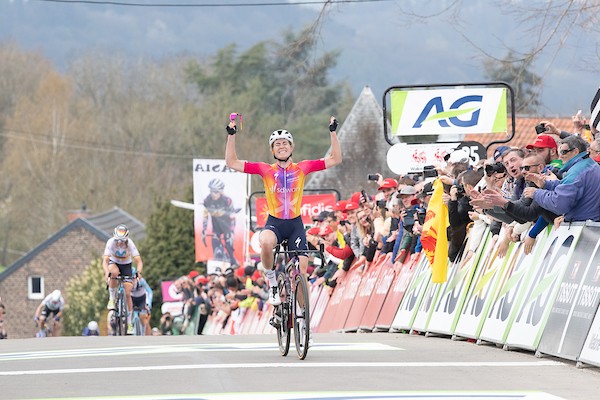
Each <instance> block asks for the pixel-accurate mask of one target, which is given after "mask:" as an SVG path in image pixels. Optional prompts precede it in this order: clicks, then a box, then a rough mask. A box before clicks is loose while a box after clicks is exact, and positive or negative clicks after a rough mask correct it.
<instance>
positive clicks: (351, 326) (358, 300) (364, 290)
mask: <svg viewBox="0 0 600 400" xmlns="http://www.w3.org/2000/svg"><path fill="white" fill-rule="evenodd" d="M384 260H385V257H379V258H377V259H374V260H373V262H371V265H369V268H367V269H366V271H364V272H363V274H362V275H363V276H362V278H361V281H360V285H359V286H358V290H357V292H356V295H355V296H354V298H353V301H352V306H351V307H350V311H349V312H348V317H347V318H346V323H345V324H344V329H343V330H344V332H356V331H357V330H358V327H359V326H360V321H361V319H362V317H363V315H364V313H365V310H366V308H367V304H369V300H370V299H371V294H372V293H374V292H375V283H376V282H377V278H378V277H379V274H380V273H381V270H382V268H383V266H382V264H383V261H384ZM378 311H379V310H378Z"/></svg>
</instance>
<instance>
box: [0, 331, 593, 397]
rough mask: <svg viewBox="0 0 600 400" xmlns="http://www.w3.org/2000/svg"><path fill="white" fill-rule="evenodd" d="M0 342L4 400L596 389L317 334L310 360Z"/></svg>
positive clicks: (184, 345) (555, 376)
mask: <svg viewBox="0 0 600 400" xmlns="http://www.w3.org/2000/svg"><path fill="white" fill-rule="evenodd" d="M3 344H6V346H4V347H2V348H0V382H2V396H0V397H2V398H7V399H8V398H9V399H15V400H16V399H72V400H73V399H82V400H83V399H85V400H88V399H105V400H107V399H110V400H112V399H128V400H136V399H140V400H141V399H144V400H145V399H174V400H175V399H206V400H213V399H214V400H229V399H250V400H252V399H257V400H258V399H260V400H276V399H282V400H295V399H298V400H300V399H307V400H309V399H356V400H369V399H407V400H412V399H415V400H416V399H422V400H428V399H431V400H437V399H440V400H441V399H449V400H458V399H465V400H467V399H469V400H480V399H481V400H483V399H492V400H509V399H523V400H561V399H563V400H566V399H568V400H582V399H588V398H590V397H589V395H590V393H596V390H597V387H598V385H600V374H599V373H598V371H597V370H596V369H594V368H590V369H583V370H582V369H577V368H575V367H574V366H573V365H569V364H568V363H565V362H561V361H560V360H558V359H555V358H551V357H545V358H537V357H535V356H534V355H533V354H531V353H526V352H512V351H504V350H502V349H499V348H497V347H495V346H485V345H482V346H480V345H476V344H473V343H468V342H466V341H463V342H461V341H452V340H449V339H447V338H434V337H430V338H426V337H423V336H418V335H406V334H395V333H372V334H365V335H363V334H352V335H349V334H317V335H315V344H314V346H312V347H311V348H310V350H309V354H308V357H307V358H306V360H299V359H298V358H297V356H296V354H295V352H292V351H290V354H289V355H288V356H287V357H282V356H281V355H280V354H279V349H278V346H277V343H276V342H275V340H274V338H273V337H272V336H270V335H263V336H227V335H224V336H197V337H185V336H174V337H164V336H163V337H96V338H82V337H59V338H48V339H34V338H32V339H16V340H10V341H5V342H4V343H3ZM292 347H293V345H292ZM566 385H568V386H567V387H565V386H566ZM585 396H588V397H585Z"/></svg>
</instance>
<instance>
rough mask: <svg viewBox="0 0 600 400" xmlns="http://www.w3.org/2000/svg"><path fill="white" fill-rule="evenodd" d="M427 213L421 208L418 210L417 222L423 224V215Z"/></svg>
mask: <svg viewBox="0 0 600 400" xmlns="http://www.w3.org/2000/svg"><path fill="white" fill-rule="evenodd" d="M426 215H427V213H426V212H425V211H423V210H419V211H417V219H418V220H419V224H420V225H424V224H425V216H426Z"/></svg>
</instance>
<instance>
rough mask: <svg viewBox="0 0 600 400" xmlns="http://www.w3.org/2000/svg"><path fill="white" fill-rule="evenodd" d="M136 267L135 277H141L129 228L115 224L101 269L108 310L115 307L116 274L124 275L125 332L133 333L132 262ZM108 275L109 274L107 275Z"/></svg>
mask: <svg viewBox="0 0 600 400" xmlns="http://www.w3.org/2000/svg"><path fill="white" fill-rule="evenodd" d="M133 262H135V265H136V267H137V277H138V278H141V277H142V271H143V269H144V263H143V262H142V257H141V256H140V252H139V251H138V249H137V247H136V245H135V243H133V240H131V239H130V238H129V228H127V226H126V225H123V224H120V225H117V226H116V227H115V229H114V231H113V237H111V238H110V239H108V241H107V242H106V246H105V248H104V253H103V256H102V269H104V280H105V281H106V282H107V284H108V304H107V306H106V308H107V309H109V310H114V309H115V297H116V294H117V287H118V285H119V282H118V281H117V279H113V278H116V277H117V276H121V275H122V276H125V277H127V278H126V279H124V280H123V287H124V288H125V296H126V299H127V310H128V311H127V334H128V335H131V334H133V325H131V312H132V310H133V302H132V300H131V290H132V289H133V270H132V263H133ZM109 275H110V276H109Z"/></svg>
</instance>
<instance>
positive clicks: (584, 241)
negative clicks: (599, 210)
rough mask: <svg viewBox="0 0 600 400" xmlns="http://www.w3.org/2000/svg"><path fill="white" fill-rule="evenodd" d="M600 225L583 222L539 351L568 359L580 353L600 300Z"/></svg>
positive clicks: (575, 357)
mask: <svg viewBox="0 0 600 400" xmlns="http://www.w3.org/2000/svg"><path fill="white" fill-rule="evenodd" d="M599 239H600V227H599V226H593V227H588V226H586V227H585V228H584V229H583V232H582V233H581V237H580V238H579V242H577V246H576V247H575V251H574V253H573V256H572V258H571V261H570V262H569V265H568V267H567V270H566V271H565V274H564V276H563V280H562V282H561V284H560V288H559V290H558V295H557V296H556V300H554V304H553V305H552V310H551V312H550V317H549V318H548V322H547V323H546V327H545V328H544V333H543V334H542V339H541V341H540V345H539V347H538V351H539V352H541V353H545V354H552V355H555V356H558V357H562V358H566V359H569V360H576V359H577V357H579V355H580V353H581V349H582V347H583V343H584V342H585V339H586V337H587V335H588V332H589V330H590V327H591V325H592V321H593V320H594V316H595V315H596V310H597V309H598V304H599V302H600V252H599V251H598V247H599V246H600V241H599Z"/></svg>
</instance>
